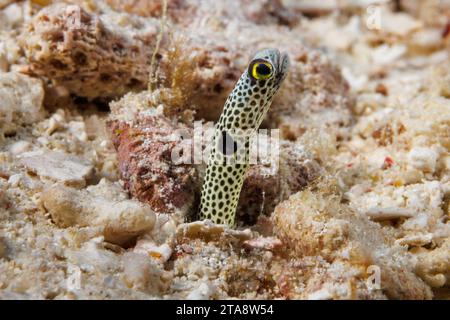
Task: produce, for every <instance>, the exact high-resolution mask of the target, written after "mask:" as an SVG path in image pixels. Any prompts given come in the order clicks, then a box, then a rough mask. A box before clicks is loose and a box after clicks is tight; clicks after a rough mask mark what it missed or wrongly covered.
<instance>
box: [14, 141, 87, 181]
mask: <svg viewBox="0 0 450 320" xmlns="http://www.w3.org/2000/svg"><path fill="white" fill-rule="evenodd" d="M19 163H20V164H22V165H24V166H25V167H26V168H27V169H28V170H30V171H32V172H34V173H36V174H37V175H38V176H40V177H42V178H48V179H50V180H53V181H57V182H62V183H64V184H66V185H72V186H84V185H85V184H86V179H89V178H90V177H91V176H92V175H93V173H94V167H93V166H92V165H91V164H86V163H84V162H83V161H82V160H81V159H79V158H78V157H76V156H72V155H69V154H67V153H64V152H62V151H50V150H44V149H40V150H37V151H31V152H26V153H22V155H21V156H20V158H19Z"/></svg>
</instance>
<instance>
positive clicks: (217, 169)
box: [199, 49, 289, 226]
mask: <svg viewBox="0 0 450 320" xmlns="http://www.w3.org/2000/svg"><path fill="white" fill-rule="evenodd" d="M288 68H289V58H288V56H287V55H286V54H280V52H279V51H278V50H276V49H266V50H262V51H259V52H258V53H257V54H256V55H255V56H254V57H253V59H252V60H251V61H250V63H249V65H248V68H247V70H246V71H245V72H244V73H243V74H242V76H241V77H240V79H239V81H238V82H237V83H236V86H235V87H234V89H233V91H232V92H231V94H230V95H229V96H228V99H227V101H226V102H225V106H224V108H223V112H222V114H221V116H220V118H219V121H218V123H217V124H216V126H215V130H214V135H213V138H212V145H211V147H210V154H209V158H208V164H207V168H206V174H205V178H204V182H203V186H202V195H201V202H200V216H199V217H200V219H210V220H212V221H213V222H214V223H217V224H227V225H230V226H233V225H234V224H235V215H236V207H237V204H238V200H239V194H240V192H241V188H242V185H243V183H244V175H245V172H246V170H247V167H248V160H249V149H250V148H249V144H250V143H249V141H250V138H251V137H252V136H253V135H254V134H255V133H256V131H257V130H258V128H259V126H260V124H261V122H262V120H263V118H264V116H265V115H266V113H267V110H268V109H269V107H270V105H271V103H272V100H273V97H274V95H275V93H276V92H277V91H278V89H279V88H280V85H281V83H282V82H283V80H284V79H285V78H286V74H287V72H288Z"/></svg>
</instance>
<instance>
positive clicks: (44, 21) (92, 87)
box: [21, 3, 159, 98]
mask: <svg viewBox="0 0 450 320" xmlns="http://www.w3.org/2000/svg"><path fill="white" fill-rule="evenodd" d="M133 25H134V26H136V25H140V27H139V28H137V27H133ZM158 26H159V22H157V21H156V20H152V19H148V18H147V19H145V20H144V19H143V18H140V19H139V18H138V17H135V18H133V17H129V18H128V19H124V18H123V16H120V15H117V14H114V13H113V12H110V14H109V15H108V14H106V15H100V16H99V15H96V14H92V13H88V12H87V11H85V10H84V9H83V8H81V7H80V6H78V5H67V4H63V3H55V4H52V5H49V6H46V7H44V8H43V9H42V10H41V11H40V12H39V13H38V14H37V15H35V16H34V17H33V19H32V20H31V21H30V22H29V24H28V27H27V28H25V30H24V31H23V34H22V37H21V41H22V47H23V49H24V51H25V55H26V57H27V59H28V61H29V63H30V69H31V70H30V72H31V73H34V74H37V75H40V76H44V77H47V78H49V79H51V80H52V81H53V83H54V84H57V85H61V86H64V87H66V88H67V89H69V91H70V93H73V94H76V95H78V96H82V97H88V98H97V97H115V96H119V95H121V94H124V93H126V92H128V91H130V90H139V89H143V88H144V87H145V86H146V84H147V80H148V66H149V62H150V59H151V56H152V49H153V47H154V43H155V41H156V35H157V33H158Z"/></svg>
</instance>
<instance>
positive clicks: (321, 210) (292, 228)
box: [273, 190, 432, 299]
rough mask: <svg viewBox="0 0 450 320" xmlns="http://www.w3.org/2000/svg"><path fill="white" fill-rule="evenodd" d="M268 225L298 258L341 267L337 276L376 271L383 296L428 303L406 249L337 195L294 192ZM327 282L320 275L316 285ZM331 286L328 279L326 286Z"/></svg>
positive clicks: (425, 288)
mask: <svg viewBox="0 0 450 320" xmlns="http://www.w3.org/2000/svg"><path fill="white" fill-rule="evenodd" d="M273 221H274V224H275V227H274V229H275V234H276V235H277V236H278V237H279V238H280V239H281V240H282V241H283V242H284V243H285V244H286V245H288V246H289V247H290V248H291V250H293V252H295V254H296V256H297V257H305V256H320V257H323V258H324V259H325V260H326V261H328V262H330V263H332V264H334V265H336V267H337V266H338V265H340V267H339V268H342V270H341V271H340V272H339V274H340V276H342V275H343V274H346V273H347V271H349V272H350V270H351V269H353V268H361V267H362V268H363V270H364V272H363V274H362V275H361V276H362V277H363V279H367V277H369V275H370V272H368V271H367V270H369V269H368V268H370V267H371V268H372V269H374V268H375V269H376V270H379V272H380V277H381V278H380V286H381V288H382V290H383V293H384V294H385V295H386V296H387V297H388V298H390V299H431V298H432V293H431V290H430V288H429V287H428V286H427V285H426V284H425V283H423V281H422V280H421V279H420V278H419V277H418V276H417V275H416V274H415V272H414V267H415V264H414V260H413V259H412V258H411V257H410V256H409V253H408V252H407V251H406V250H405V248H404V247H403V248H402V247H400V246H396V245H394V238H393V237H392V235H389V234H388V233H387V232H386V231H385V230H383V229H382V228H381V226H380V225H378V224H376V223H374V222H371V221H369V219H368V218H366V217H364V216H361V215H359V214H357V213H355V212H354V211H353V210H352V209H351V208H350V207H348V206H347V205H344V204H342V203H340V200H339V197H338V195H336V194H332V193H331V194H328V193H326V192H316V193H313V192H311V191H309V190H308V191H303V192H299V193H297V194H295V195H293V196H291V197H290V198H289V200H287V201H285V202H283V203H281V204H280V205H278V206H277V208H276V209H275V212H274V215H273ZM326 278H327V277H325V278H324V277H323V276H321V279H322V280H321V281H322V282H325V283H326V282H327V280H326ZM330 280H331V279H330ZM364 281H366V280H364ZM335 284H336V282H335V280H331V282H330V285H331V286H335ZM322 286H323V287H326V286H327V285H325V284H322ZM356 287H358V286H356ZM316 290H317V289H316ZM357 290H358V289H357ZM361 294H363V293H362V291H361ZM356 295H358V292H356ZM321 296H322V295H321ZM332 296H333V295H332Z"/></svg>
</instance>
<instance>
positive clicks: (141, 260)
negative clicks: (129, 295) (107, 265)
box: [122, 252, 171, 294]
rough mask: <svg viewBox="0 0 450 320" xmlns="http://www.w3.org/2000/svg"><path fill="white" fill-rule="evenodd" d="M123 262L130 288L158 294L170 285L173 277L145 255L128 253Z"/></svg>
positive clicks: (125, 276)
mask: <svg viewBox="0 0 450 320" xmlns="http://www.w3.org/2000/svg"><path fill="white" fill-rule="evenodd" d="M122 262H123V269H124V271H123V272H124V278H125V282H126V284H127V285H128V286H129V287H130V288H131V287H133V288H135V289H138V290H145V291H149V292H150V293H153V294H158V293H160V292H163V291H164V290H166V289H167V288H168V286H169V285H170V281H169V280H170V279H171V275H170V274H169V273H168V272H166V271H164V269H162V268H161V266H158V265H157V264H155V263H154V262H153V261H152V260H151V259H150V258H149V257H148V256H146V255H144V254H139V253H134V252H127V253H125V254H124V255H123V257H122Z"/></svg>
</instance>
